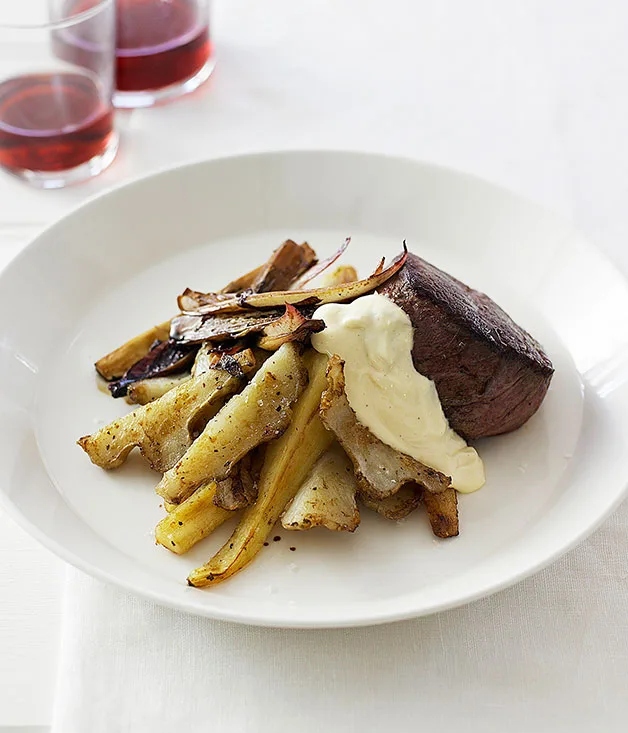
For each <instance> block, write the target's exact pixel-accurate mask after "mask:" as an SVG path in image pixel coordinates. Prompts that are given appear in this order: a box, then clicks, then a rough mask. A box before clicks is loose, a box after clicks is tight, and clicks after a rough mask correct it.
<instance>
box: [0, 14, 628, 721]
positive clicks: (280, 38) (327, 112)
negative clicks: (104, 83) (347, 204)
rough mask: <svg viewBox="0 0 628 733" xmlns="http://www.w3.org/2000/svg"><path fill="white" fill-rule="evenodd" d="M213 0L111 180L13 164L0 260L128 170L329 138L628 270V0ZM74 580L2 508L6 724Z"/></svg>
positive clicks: (47, 693)
mask: <svg viewBox="0 0 628 733" xmlns="http://www.w3.org/2000/svg"><path fill="white" fill-rule="evenodd" d="M216 5H217V7H216V9H215V10H216V12H215V26H214V27H215V38H216V45H217V53H218V67H217V70H216V72H215V75H214V77H213V78H212V80H211V81H210V82H209V83H208V84H207V85H206V86H205V87H204V88H203V89H201V90H199V92H197V93H196V94H194V95H193V96H192V97H190V98H188V99H186V100H183V101H180V102H178V103H176V104H173V105H170V106H165V107H161V108H158V109H152V110H143V111H136V112H132V113H125V114H121V115H119V126H120V130H121V133H122V145H121V151H120V155H119V158H118V160H117V161H116V163H115V164H114V166H113V167H112V168H111V169H110V170H109V171H108V172H107V173H106V174H104V175H103V176H102V177H101V178H100V179H98V180H97V181H94V182H91V183H89V184H87V185H84V186H82V187H77V188H73V189H70V190H65V191H56V192H38V191H33V190H30V189H29V188H27V187H25V186H23V185H22V184H20V183H19V182H17V181H14V180H13V179H11V178H9V177H8V176H6V175H2V174H0V266H4V264H6V262H8V261H9V260H10V259H11V258H12V257H13V256H14V255H15V254H16V253H17V252H19V251H20V249H21V248H22V247H23V246H24V245H25V244H27V242H28V241H29V239H30V238H31V237H32V236H33V234H34V233H36V232H37V230H38V229H40V228H41V227H43V226H45V225H46V224H48V223H49V222H51V221H53V220H54V219H56V218H58V217H60V216H62V215H63V214H65V213H66V212H67V211H69V210H71V209H72V208H73V207H74V206H76V205H78V204H80V202H82V201H83V200H84V199H85V198H86V197H88V196H91V195H94V194H96V193H98V192H100V191H102V190H104V189H106V188H108V187H110V186H112V185H115V184H118V183H120V182H123V181H126V180H128V179H129V178H132V177H136V176H140V175H143V174H145V173H148V172H150V171H152V170H155V169H158V168H162V167H165V166H169V165H174V164H177V163H180V162H185V161H192V160H196V159H199V158H204V157H209V156H212V155H216V154H227V153H232V152H242V151H249V150H262V149H268V148H274V149H277V148H297V147H300V148H304V147H333V148H351V149H366V150H374V151H382V152H392V153H398V154H404V155H408V156H411V157H416V158H421V159H425V160H429V161H433V162H437V163H441V164H443V165H448V166H452V167H455V168H459V169H463V170H467V171H471V172H474V173H477V174H478V175H480V176H484V177H486V178H488V179H490V180H493V181H496V182H498V183H501V184H503V185H506V186H508V187H510V188H512V189H514V190H516V191H518V192H520V193H523V194H524V195H526V196H528V197H530V198H533V199H536V200H539V201H541V202H543V203H545V204H547V205H548V206H550V207H552V208H554V209H557V210H559V211H560V212H562V213H563V214H565V215H566V216H568V217H570V218H572V219H573V220H574V221H575V223H576V224H577V225H578V226H579V227H580V228H581V229H582V230H583V231H584V232H585V233H586V234H587V235H588V236H589V238H590V239H592V240H593V241H594V242H595V243H597V245H598V246H599V247H600V248H602V249H603V250H604V251H605V252H606V253H607V254H608V256H609V257H611V259H613V260H614V261H615V262H616V263H617V265H618V266H619V267H620V268H621V269H622V270H623V271H624V273H626V274H627V275H628V246H627V242H628V206H627V205H626V195H627V193H628V189H627V187H626V171H628V146H626V145H625V134H626V133H625V130H626V119H627V117H628V102H627V101H626V100H627V92H626V79H627V78H628V44H627V43H626V39H627V37H628V3H625V2H624V0H606V2H602V3H599V2H598V3H593V2H591V1H590V0H526V1H525V2H524V1H519V0H509V1H507V2H504V0H474V1H473V2H469V0H439V1H438V2H436V1H435V0H387V1H386V2H380V1H376V0H299V2H288V1H287V0H266V2H264V3H260V2H257V1H256V0H229V2H227V0H217V3H216ZM0 73H1V70H0ZM85 246H86V247H87V246H89V242H86V243H85ZM5 317H6V315H5ZM63 574H64V567H63V563H62V562H61V561H59V560H57V559H56V558H54V557H53V556H52V555H51V554H49V553H48V552H47V551H46V550H44V549H42V548H40V547H39V546H38V545H37V543H35V542H34V541H33V540H31V539H30V538H29V537H28V536H26V535H25V534H24V533H23V532H22V531H21V530H20V529H19V528H17V527H16V526H15V525H14V524H13V523H12V522H11V521H10V520H9V519H8V518H7V517H6V516H2V515H1V514H0V650H2V651H1V653H0V731H9V730H13V727H19V730H20V731H21V732H22V733H27V731H30V730H40V729H41V730H45V728H46V726H47V724H48V723H49V722H50V715H51V707H52V701H53V697H54V685H55V672H56V654H57V644H58V632H59V625H60V616H61V600H62V592H63ZM626 666H627V670H626V671H627V673H628V662H627V665H626ZM40 727H41V728H40Z"/></svg>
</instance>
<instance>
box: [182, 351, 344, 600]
mask: <svg viewBox="0 0 628 733" xmlns="http://www.w3.org/2000/svg"><path fill="white" fill-rule="evenodd" d="M282 348H286V347H285V346H284V347H282ZM277 353H279V352H277ZM305 361H306V363H307V365H308V372H309V384H308V386H307V387H306V388H305V391H304V392H303V394H302V395H301V397H300V398H299V400H298V401H297V403H296V404H295V406H294V414H293V417H292V421H291V423H290V425H289V427H288V428H287V430H286V432H285V433H284V434H283V435H282V436H281V438H279V439H278V440H276V441H274V442H272V443H270V444H269V445H268V446H267V448H266V456H265V458H264V465H263V468H262V474H261V476H260V483H259V495H258V498H257V501H256V502H255V504H253V505H252V506H250V507H248V508H247V509H245V510H244V514H243V515H242V518H241V520H240V522H239V524H238V526H237V527H236V529H235V530H234V532H233V534H232V535H231V537H230V538H229V539H228V540H227V542H226V543H225V544H224V545H223V546H222V548H221V549H220V550H219V551H218V552H217V553H216V555H214V557H213V558H212V559H211V560H210V561H209V562H208V563H207V564H206V565H203V567H200V568H197V569H196V570H194V571H193V572H192V573H190V575H189V577H188V583H189V584H190V585H194V586H196V587H199V588H200V587H203V586H207V585H213V584H216V583H220V582H221V581H223V580H226V579H227V578H229V577H231V576H232V575H234V574H235V573H237V572H238V571H239V570H241V569H242V568H243V567H245V566H246V565H247V564H248V563H249V562H250V561H251V560H252V559H253V558H254V557H255V556H256V555H257V553H258V552H259V551H260V550H261V548H262V547H263V545H264V541H265V540H266V538H267V537H268V535H269V534H270V532H271V531H272V529H273V526H274V525H275V522H277V520H278V519H279V517H280V516H281V513H282V512H283V510H284V509H285V507H286V504H287V503H288V502H289V501H290V500H291V499H292V498H293V497H294V495H295V493H296V491H297V489H298V487H299V486H300V485H301V483H302V482H303V481H304V480H305V477H306V476H307V474H308V473H309V471H310V470H311V468H312V466H313V465H314V464H315V463H316V461H317V460H318V458H319V456H320V455H322V454H323V453H324V452H325V451H326V450H327V448H329V446H330V444H331V442H332V440H333V436H332V435H331V433H329V432H328V431H327V430H325V428H324V427H323V424H322V422H321V420H320V418H319V415H318V407H319V403H320V398H321V393H322V391H323V388H324V386H325V365H326V363H327V359H326V358H325V357H324V356H322V355H321V354H316V353H312V352H311V353H308V354H307V355H306V357H305Z"/></svg>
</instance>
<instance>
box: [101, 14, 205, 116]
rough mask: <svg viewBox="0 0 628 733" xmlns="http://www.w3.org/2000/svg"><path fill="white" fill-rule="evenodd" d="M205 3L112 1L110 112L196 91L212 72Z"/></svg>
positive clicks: (149, 104)
mask: <svg viewBox="0 0 628 733" xmlns="http://www.w3.org/2000/svg"><path fill="white" fill-rule="evenodd" d="M209 5H210V0H116V6H117V12H118V17H117V42H116V46H117V48H116V75H117V81H116V92H115V94H114V104H115V106H116V107H150V106H151V105H153V104H156V103H158V102H163V101H166V100H170V99H174V98H176V97H179V96H181V95H182V94H186V93H188V92H191V91H193V90H194V89H196V88H197V87H199V86H200V85H201V84H202V83H203V82H204V81H205V80H206V79H207V78H208V77H209V75H210V74H211V72H212V70H213V68H214V58H213V56H214V55H213V48H212V41H211V34H210V25H209V20H210V7H209Z"/></svg>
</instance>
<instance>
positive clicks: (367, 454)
mask: <svg viewBox="0 0 628 733" xmlns="http://www.w3.org/2000/svg"><path fill="white" fill-rule="evenodd" d="M327 383H328V386H327V389H326V390H325V392H324V393H323V399H322V400H321V417H322V419H323V422H324V423H325V426H326V427H327V428H328V429H329V430H332V431H333V432H334V434H335V435H336V438H337V439H338V442H339V443H340V445H342V447H343V448H344V449H345V451H346V453H347V455H348V456H349V458H350V459H351V461H352V463H353V467H354V469H355V473H356V478H357V481H358V486H359V487H360V491H361V493H362V494H363V495H364V496H366V497H368V498H369V499H373V500H376V501H378V500H380V499H385V498H386V497H388V496H392V495H393V494H395V493H396V492H397V491H399V490H400V489H401V487H402V486H404V485H405V484H407V483H410V482H416V483H419V484H421V485H422V486H424V487H425V488H426V489H427V490H428V491H434V492H438V491H444V490H445V489H447V488H448V487H449V484H450V479H449V478H448V477H447V476H443V474H442V473H439V472H438V471H435V470H434V469H433V468H429V467H428V466H425V465H423V464H422V463H419V461H416V460H415V459H414V458H411V457H410V456H407V455H405V454H403V453H400V452H399V451H396V450H395V449H394V448H391V447H390V446H388V445H386V444H385V443H382V441H381V440H379V438H376V437H375V436H374V435H373V434H372V433H371V432H370V430H368V428H366V427H365V426H364V425H362V424H361V423H359V422H358V420H357V418H356V416H355V413H354V412H353V409H352V408H351V405H350V404H349V400H348V399H347V396H346V394H345V389H344V385H345V379H344V372H343V362H342V361H341V360H340V359H339V358H338V357H337V356H332V358H331V359H330V360H329V367H328V370H327Z"/></svg>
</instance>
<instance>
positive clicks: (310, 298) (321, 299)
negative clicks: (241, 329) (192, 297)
mask: <svg viewBox="0 0 628 733" xmlns="http://www.w3.org/2000/svg"><path fill="white" fill-rule="evenodd" d="M407 256H408V250H407V249H406V246H405V243H404V251H403V252H402V254H400V255H399V256H398V257H396V258H395V259H394V260H393V262H392V263H391V265H390V266H389V267H387V268H386V269H385V270H381V271H379V268H378V271H376V273H375V274H374V275H371V277H368V278H366V279H365V280H357V281H356V282H352V283H345V284H343V285H335V286H331V287H327V288H314V289H312V290H283V291H277V292H273V293H252V294H247V293H246V292H243V293H241V294H240V295H236V296H230V297H224V296H223V295H222V294H220V293H206V294H205V295H204V296H203V297H202V298H201V297H198V298H197V302H198V307H197V308H196V309H195V310H193V311H189V314H190V315H204V314H210V313H212V314H213V313H245V312H247V310H252V309H257V308H276V307H277V306H284V305H286V304H288V303H289V304H290V305H320V304H322V303H340V302H343V301H345V300H352V299H353V298H357V297H359V296H360V295H366V293H370V292H371V291H372V290H375V289H376V288H378V287H379V286H380V285H382V284H383V283H385V282H386V281H387V280H389V279H390V278H391V277H392V276H393V275H395V274H396V273H397V272H399V270H400V269H401V268H402V267H403V266H404V264H405V262H406V259H407ZM200 295H202V294H199V296H200ZM203 301H205V303H206V304H203ZM186 312H188V311H186Z"/></svg>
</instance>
